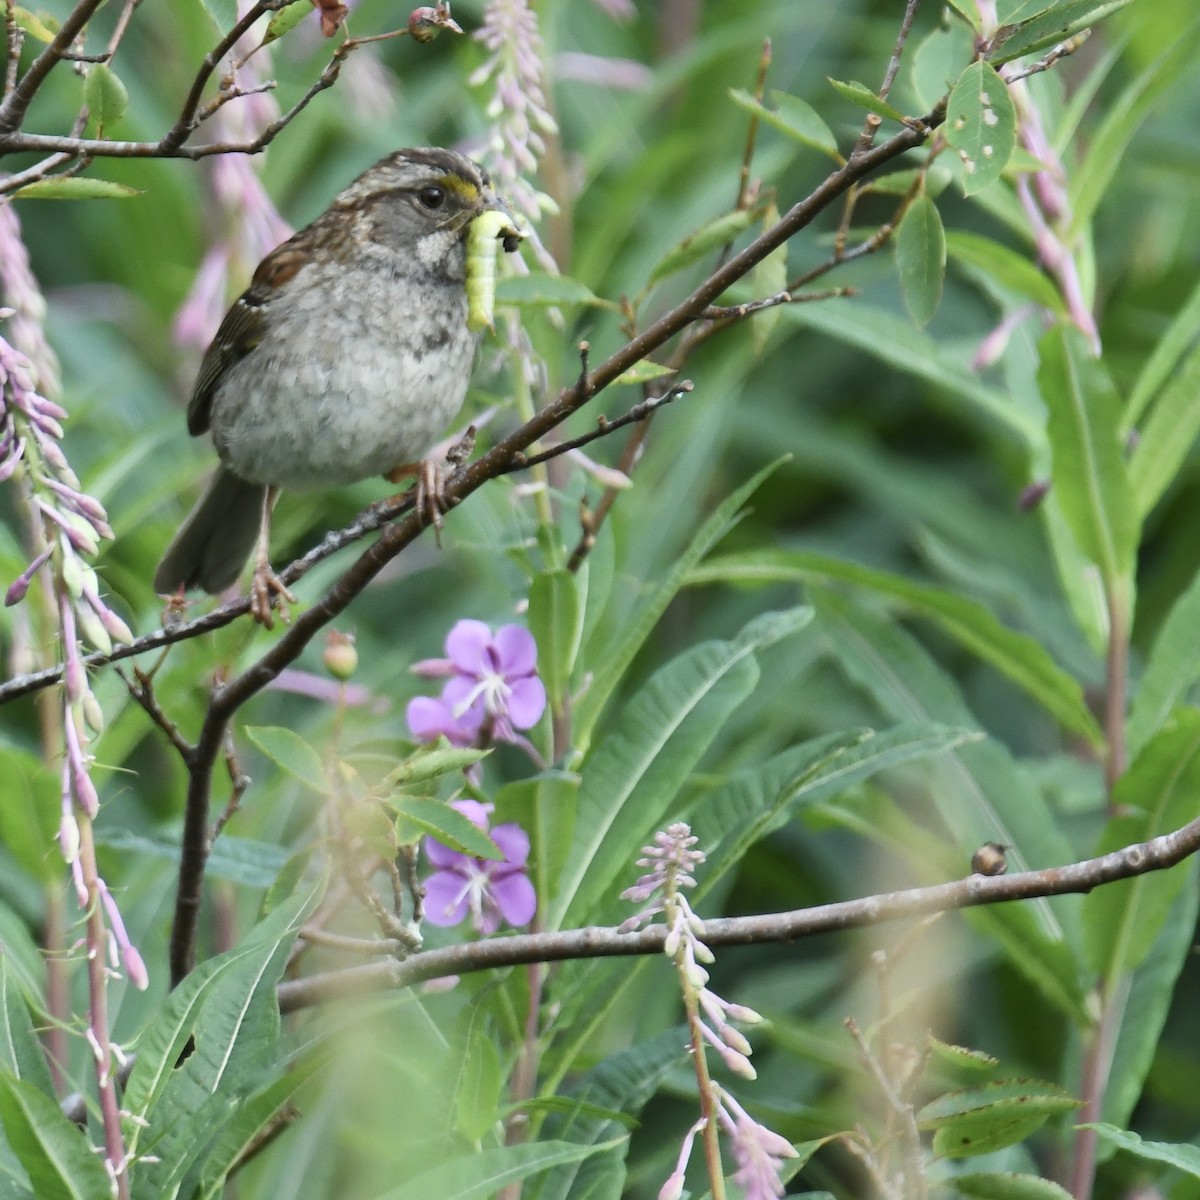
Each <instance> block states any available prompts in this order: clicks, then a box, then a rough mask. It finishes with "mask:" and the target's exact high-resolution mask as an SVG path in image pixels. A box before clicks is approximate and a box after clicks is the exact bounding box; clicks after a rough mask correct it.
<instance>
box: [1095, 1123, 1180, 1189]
mask: <svg viewBox="0 0 1200 1200" xmlns="http://www.w3.org/2000/svg"><path fill="white" fill-rule="evenodd" d="M1079 1128H1080V1129H1094V1130H1095V1131H1096V1132H1097V1133H1098V1134H1099V1135H1100V1138H1101V1140H1103V1141H1105V1142H1108V1143H1109V1145H1112V1146H1116V1148H1117V1149H1118V1150H1124V1151H1126V1153H1128V1154H1132V1155H1134V1156H1135V1157H1137V1158H1140V1159H1143V1160H1144V1161H1146V1162H1157V1163H1165V1164H1166V1165H1167V1166H1168V1167H1174V1168H1175V1169H1176V1170H1177V1171H1182V1172H1183V1173H1184V1174H1185V1175H1191V1176H1192V1177H1193V1178H1195V1179H1200V1146H1194V1145H1192V1144H1191V1143H1187V1142H1147V1141H1143V1140H1142V1138H1141V1137H1139V1136H1138V1134H1136V1133H1133V1132H1132V1131H1130V1130H1128V1129H1118V1128H1117V1127H1116V1126H1115V1125H1106V1124H1105V1123H1104V1122H1102V1121H1097V1122H1096V1123H1095V1124H1091V1125H1080V1126H1079Z"/></svg>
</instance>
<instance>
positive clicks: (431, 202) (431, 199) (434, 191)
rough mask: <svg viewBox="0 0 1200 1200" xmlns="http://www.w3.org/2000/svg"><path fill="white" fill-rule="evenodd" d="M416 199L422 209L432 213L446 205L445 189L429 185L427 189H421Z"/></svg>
mask: <svg viewBox="0 0 1200 1200" xmlns="http://www.w3.org/2000/svg"><path fill="white" fill-rule="evenodd" d="M417 199H418V200H419V201H420V202H421V205H422V206H423V207H424V208H427V209H429V211H430V212H434V211H436V210H437V209H439V208H441V207H442V205H443V204H445V203H446V189H445V188H442V187H438V186H437V184H433V183H431V184H430V185H429V186H428V187H423V188H422V189H421V190H420V191H419V192H418V193H417Z"/></svg>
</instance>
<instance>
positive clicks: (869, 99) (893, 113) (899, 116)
mask: <svg viewBox="0 0 1200 1200" xmlns="http://www.w3.org/2000/svg"><path fill="white" fill-rule="evenodd" d="M829 82H830V84H832V86H833V90H834V91H835V92H837V94H838V95H839V96H841V97H842V99H844V100H849V101H850V103H851V104H857V105H858V107H859V108H865V109H866V110H867V111H868V112H873V113H875V114H876V115H877V116H880V117H887V118H889V119H890V120H892V121H899V122H900V123H901V124H904V122H905V120H906V118H905V116H904V114H903V113H902V112H901V111H900V110H899V109H898V108H893V107H892V106H891V105H890V104H889V103H888V102H887V101H886V100H883V99H881V98H880V97H879V96H878V95H876V93H875V92H873V91H872V90H871V89H870V88H869V87H867V85H866V84H865V83H859V82H858V80H857V79H855V80H852V81H851V82H850V83H843V82H842V81H841V80H838V79H830V80H829Z"/></svg>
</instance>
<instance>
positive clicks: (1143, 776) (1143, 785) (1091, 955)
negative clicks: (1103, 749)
mask: <svg viewBox="0 0 1200 1200" xmlns="http://www.w3.org/2000/svg"><path fill="white" fill-rule="evenodd" d="M1198 794H1200V710H1197V709H1194V708H1183V709H1179V710H1178V711H1177V712H1176V714H1175V717H1174V719H1173V720H1172V721H1171V722H1169V723H1168V724H1167V725H1166V727H1165V728H1164V729H1163V730H1162V731H1161V732H1160V733H1158V734H1156V735H1155V736H1154V737H1152V738H1151V739H1150V741H1149V742H1147V743H1146V747H1145V749H1143V750H1142V752H1141V753H1140V754H1139V755H1138V757H1137V758H1136V759H1135V760H1134V762H1133V763H1132V765H1131V766H1130V767H1129V769H1128V770H1127V771H1126V772H1125V774H1124V775H1123V776H1121V778H1120V779H1119V780H1118V781H1117V784H1116V787H1115V788H1114V790H1113V798H1112V803H1113V807H1114V809H1115V810H1116V812H1117V813H1118V815H1117V816H1115V817H1112V818H1111V819H1110V820H1109V822H1108V825H1107V827H1106V828H1105V831H1104V834H1103V836H1102V838H1101V840H1100V845H1099V846H1098V847H1097V849H1096V853H1097V855H1100V854H1109V853H1111V852H1112V851H1114V850H1119V849H1121V848H1122V847H1124V846H1128V845H1132V844H1135V843H1137V842H1144V841H1147V840H1149V839H1150V838H1153V837H1157V836H1159V835H1160V834H1163V833H1168V832H1170V831H1171V830H1172V829H1177V828H1178V827H1180V826H1181V825H1184V824H1186V823H1187V822H1188V821H1189V820H1190V819H1191V818H1192V817H1194V816H1195V815H1196V796H1197V795H1198ZM1183 883H1184V874H1183V872H1181V871H1150V872H1147V873H1146V874H1143V875H1135V876H1133V877H1132V878H1130V879H1120V880H1117V881H1116V882H1115V883H1108V884H1105V885H1104V887H1100V888H1096V889H1095V890H1094V891H1092V892H1089V893H1088V895H1087V896H1085V897H1084V901H1083V917H1084V949H1085V951H1086V953H1087V956H1088V961H1089V963H1090V964H1091V966H1092V968H1093V970H1095V971H1096V972H1097V973H1098V974H1099V975H1100V976H1101V977H1102V978H1105V979H1115V978H1117V977H1119V976H1121V975H1123V974H1125V973H1126V972H1128V971H1132V970H1133V969H1134V968H1135V967H1137V966H1138V965H1139V964H1140V963H1141V962H1142V960H1143V959H1144V958H1145V956H1146V954H1147V953H1148V952H1149V950H1150V947H1151V946H1152V945H1153V943H1154V939H1155V938H1156V937H1157V936H1158V933H1159V930H1160V929H1161V928H1162V926H1163V924H1164V923H1165V921H1166V919H1167V915H1168V913H1169V912H1170V909H1171V905H1172V903H1173V902H1174V900H1175V897H1176V896H1177V895H1178V894H1179V890H1180V889H1181V888H1182V887H1183Z"/></svg>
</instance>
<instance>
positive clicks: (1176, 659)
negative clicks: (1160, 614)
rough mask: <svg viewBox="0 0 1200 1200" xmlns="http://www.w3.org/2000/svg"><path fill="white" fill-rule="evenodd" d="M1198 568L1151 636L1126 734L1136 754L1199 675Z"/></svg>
mask: <svg viewBox="0 0 1200 1200" xmlns="http://www.w3.org/2000/svg"><path fill="white" fill-rule="evenodd" d="M1197 629H1200V571H1198V572H1197V573H1196V574H1195V575H1194V576H1192V581H1191V583H1190V584H1188V587H1187V590H1186V591H1185V592H1184V593H1183V595H1182V596H1180V597H1179V599H1178V600H1176V601H1175V604H1174V606H1173V607H1172V609H1171V611H1170V613H1169V614H1168V615H1167V619H1166V620H1165V621H1164V622H1163V624H1162V627H1161V628H1160V629H1159V631H1158V636H1157V637H1156V638H1155V639H1154V646H1153V647H1152V649H1151V651H1150V655H1149V657H1148V658H1147V660H1146V670H1145V672H1144V674H1143V675H1142V678H1141V682H1140V684H1139V685H1138V687H1137V690H1136V691H1135V692H1134V696H1133V708H1132V711H1131V712H1130V715H1129V727H1128V730H1127V738H1128V742H1129V751H1130V754H1131V755H1132V757H1134V758H1136V757H1137V755H1138V752H1139V751H1140V750H1141V748H1142V747H1143V746H1144V745H1145V744H1146V743H1147V742H1148V741H1149V740H1150V738H1151V737H1152V736H1153V735H1154V734H1155V733H1156V732H1157V731H1158V730H1159V729H1160V728H1161V727H1162V726H1163V724H1165V722H1166V720H1167V718H1168V717H1169V716H1170V715H1171V710H1172V709H1174V708H1175V706H1176V705H1177V704H1181V703H1182V702H1183V699H1184V696H1185V695H1186V694H1187V691H1188V689H1189V688H1190V687H1191V686H1192V684H1194V683H1195V682H1196V680H1197V679H1200V638H1197V637H1196V630H1197Z"/></svg>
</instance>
